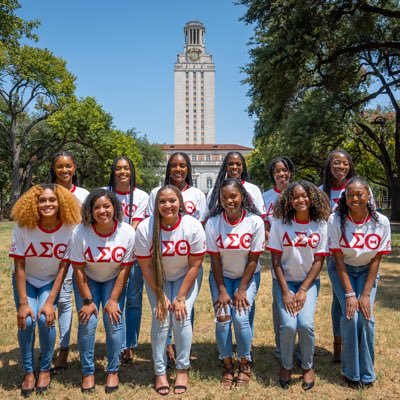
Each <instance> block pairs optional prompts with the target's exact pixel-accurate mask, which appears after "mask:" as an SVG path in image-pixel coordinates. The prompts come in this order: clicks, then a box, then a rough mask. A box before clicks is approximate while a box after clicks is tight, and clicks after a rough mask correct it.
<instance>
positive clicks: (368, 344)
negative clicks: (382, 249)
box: [330, 264, 379, 383]
mask: <svg viewBox="0 0 400 400" xmlns="http://www.w3.org/2000/svg"><path fill="white" fill-rule="evenodd" d="M345 267H346V270H347V274H348V276H349V279H350V282H351V286H352V288H353V290H354V292H355V293H356V296H357V299H359V298H360V295H361V293H362V291H363V289H364V286H365V282H366V280H367V276H368V273H369V265H364V266H360V267H353V266H351V265H347V264H345ZM330 278H331V281H332V285H333V288H334V290H335V293H336V296H337V298H338V299H339V302H340V306H341V309H342V312H341V315H342V317H341V319H340V328H341V333H342V343H343V350H342V373H343V375H344V376H346V377H347V378H349V379H351V380H353V381H361V382H362V383H371V382H373V381H374V380H375V379H376V375H375V371H374V359H375V319H374V317H373V314H372V311H373V305H374V301H375V296H376V291H377V288H378V280H379V273H378V275H377V277H376V280H375V283H374V286H373V288H372V290H371V293H370V297H369V298H370V302H371V319H370V320H369V321H367V320H366V319H365V317H364V314H363V313H362V311H361V310H360V311H356V312H355V313H354V316H353V318H351V319H347V318H346V297H345V291H344V289H343V286H342V282H341V281H340V278H339V275H338V273H337V271H336V269H335V270H332V271H331V273H330Z"/></svg>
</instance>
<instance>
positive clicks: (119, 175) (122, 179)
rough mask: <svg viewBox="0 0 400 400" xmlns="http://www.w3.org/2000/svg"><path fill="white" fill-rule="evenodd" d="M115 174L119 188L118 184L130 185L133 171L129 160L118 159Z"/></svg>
mask: <svg viewBox="0 0 400 400" xmlns="http://www.w3.org/2000/svg"><path fill="white" fill-rule="evenodd" d="M114 174H115V182H116V184H117V188H118V186H122V187H124V186H129V183H130V179H131V175H132V172H131V167H130V165H129V163H128V161H127V160H124V159H122V160H119V161H117V163H116V164H115V169H114Z"/></svg>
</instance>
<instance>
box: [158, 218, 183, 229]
mask: <svg viewBox="0 0 400 400" xmlns="http://www.w3.org/2000/svg"><path fill="white" fill-rule="evenodd" d="M178 219H179V218H178ZM178 219H177V220H176V221H175V222H173V223H172V224H164V222H162V221H161V225H162V226H163V227H164V228H167V229H171V228H172V227H173V226H174V225H175V224H176V223H177V222H178Z"/></svg>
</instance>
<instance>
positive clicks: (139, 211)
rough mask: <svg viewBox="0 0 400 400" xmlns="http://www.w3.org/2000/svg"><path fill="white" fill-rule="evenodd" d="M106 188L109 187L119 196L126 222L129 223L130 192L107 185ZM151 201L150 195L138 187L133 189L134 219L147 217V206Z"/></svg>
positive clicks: (108, 188)
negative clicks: (120, 190)
mask: <svg viewBox="0 0 400 400" xmlns="http://www.w3.org/2000/svg"><path fill="white" fill-rule="evenodd" d="M104 189H107V190H109V191H111V192H114V193H115V195H116V196H117V198H118V200H119V201H120V202H121V205H122V210H123V215H124V222H126V223H128V224H129V195H130V192H118V191H117V190H114V191H113V190H112V188H110V187H109V186H106V187H105V188H104ZM148 201H149V195H148V194H147V193H146V192H145V191H143V190H141V189H138V188H135V189H133V197H132V220H131V222H132V221H139V222H140V221H143V220H144V219H145V218H146V217H147V214H146V208H147V203H148Z"/></svg>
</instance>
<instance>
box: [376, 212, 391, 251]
mask: <svg viewBox="0 0 400 400" xmlns="http://www.w3.org/2000/svg"><path fill="white" fill-rule="evenodd" d="M379 219H380V221H379V222H380V223H381V224H383V225H384V231H383V236H382V241H381V244H380V246H379V249H378V254H389V253H390V252H391V250H392V246H391V234H390V222H389V220H388V219H387V218H386V217H384V220H383V221H382V219H383V218H382V216H381V215H380V216H379Z"/></svg>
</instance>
